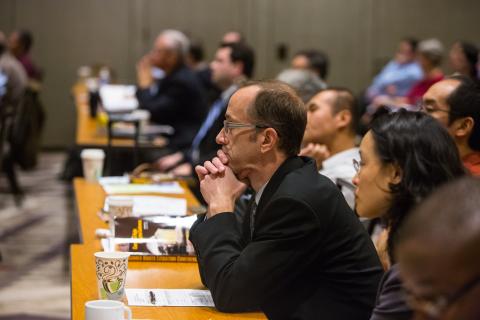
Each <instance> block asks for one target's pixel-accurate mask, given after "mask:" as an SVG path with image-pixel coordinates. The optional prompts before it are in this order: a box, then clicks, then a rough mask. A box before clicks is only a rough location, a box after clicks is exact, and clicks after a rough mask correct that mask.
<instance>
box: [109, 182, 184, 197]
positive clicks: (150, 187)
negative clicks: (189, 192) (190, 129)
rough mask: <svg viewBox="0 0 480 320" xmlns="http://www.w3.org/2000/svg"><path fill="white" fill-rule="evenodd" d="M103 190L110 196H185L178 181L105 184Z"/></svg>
mask: <svg viewBox="0 0 480 320" xmlns="http://www.w3.org/2000/svg"><path fill="white" fill-rule="evenodd" d="M103 190H105V193H107V194H109V195H114V194H142V193H143V194H145V193H170V194H183V193H184V191H183V188H182V187H181V186H180V184H179V183H178V182H176V181H173V182H163V183H160V184H132V183H130V184H105V185H103Z"/></svg>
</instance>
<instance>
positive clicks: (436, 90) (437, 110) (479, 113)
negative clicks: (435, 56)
mask: <svg viewBox="0 0 480 320" xmlns="http://www.w3.org/2000/svg"><path fill="white" fill-rule="evenodd" d="M422 109H423V111H424V112H426V113H428V114H429V115H431V116H432V117H434V118H435V119H437V120H438V121H439V122H440V123H441V124H442V125H443V126H444V127H445V128H447V130H448V132H449V133H450V135H451V136H452V137H453V139H454V141H455V144H456V145H457V149H458V152H459V153H460V157H461V159H462V161H463V164H464V166H465V167H466V168H467V169H468V171H470V173H471V174H473V175H475V176H480V86H479V84H478V82H476V81H475V80H472V79H471V78H469V77H467V76H452V77H449V78H447V79H445V80H442V81H440V82H437V83H436V84H434V85H433V86H432V87H431V88H430V89H429V90H428V91H427V92H426V93H425V94H424V95H423V100H422Z"/></svg>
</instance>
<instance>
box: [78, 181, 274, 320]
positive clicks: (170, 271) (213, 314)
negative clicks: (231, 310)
mask: <svg viewBox="0 0 480 320" xmlns="http://www.w3.org/2000/svg"><path fill="white" fill-rule="evenodd" d="M182 186H184V185H182ZM74 187H75V196H76V201H77V211H78V216H79V220H80V226H79V227H80V229H81V233H82V240H83V244H77V245H72V246H71V247H70V250H71V252H70V253H71V298H72V319H73V320H84V318H85V307H84V305H85V302H86V301H89V300H95V299H98V293H97V284H96V277H95V259H94V256H93V254H94V253H95V252H96V251H99V250H100V243H99V241H98V240H97V239H95V229H96V228H105V227H106V226H107V225H106V223H104V222H103V221H102V220H100V218H99V217H98V216H97V214H96V212H97V211H98V209H99V208H101V207H102V206H103V201H104V198H105V193H104V192H103V189H102V188H101V186H100V185H98V184H96V183H88V182H86V181H85V180H83V179H75V181H74ZM184 187H185V186H184ZM169 196H173V195H169ZM175 196H177V197H179V196H181V195H175ZM183 197H185V198H186V199H187V203H188V205H189V206H190V205H198V202H197V200H196V199H195V197H194V196H193V195H192V194H191V193H190V191H189V190H188V189H187V190H186V193H185V194H184V195H183ZM126 287H127V288H164V289H204V288H203V286H202V283H201V281H200V277H199V273H198V267H197V264H196V263H176V262H129V266H128V271H127V283H126ZM132 312H133V317H134V319H167V320H168V319H172V320H173V319H192V320H193V319H198V320H200V319H202V320H207V319H212V320H216V319H219V320H220V319H265V316H264V315H263V314H262V313H242V314H227V313H221V312H218V311H217V310H216V309H214V308H208V307H203V308H200V307H132Z"/></svg>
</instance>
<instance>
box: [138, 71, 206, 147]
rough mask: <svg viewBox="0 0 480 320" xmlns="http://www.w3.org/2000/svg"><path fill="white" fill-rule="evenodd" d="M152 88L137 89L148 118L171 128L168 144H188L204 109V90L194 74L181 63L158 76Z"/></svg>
mask: <svg viewBox="0 0 480 320" xmlns="http://www.w3.org/2000/svg"><path fill="white" fill-rule="evenodd" d="M156 85H157V88H156V89H151V88H147V89H138V90H137V99H138V101H139V103H140V107H141V108H142V109H146V110H148V111H150V113H151V120H152V121H153V122H155V123H158V124H168V125H171V126H172V127H173V128H174V129H175V133H174V135H173V136H172V137H171V139H170V143H169V148H171V149H172V150H177V149H181V148H185V147H188V146H189V145H190V144H191V143H192V140H193V138H194V137H195V134H196V132H197V130H198V128H199V127H200V124H201V123H202V121H203V118H204V117H205V115H206V112H207V104H206V97H205V93H204V92H203V88H202V86H201V84H200V83H199V81H198V79H197V77H196V76H195V74H194V73H193V72H192V71H191V70H190V69H189V68H188V67H186V66H181V67H179V68H178V69H176V70H175V71H173V72H172V73H170V74H169V75H167V76H166V77H165V78H163V79H161V80H159V81H158V82H157V83H156Z"/></svg>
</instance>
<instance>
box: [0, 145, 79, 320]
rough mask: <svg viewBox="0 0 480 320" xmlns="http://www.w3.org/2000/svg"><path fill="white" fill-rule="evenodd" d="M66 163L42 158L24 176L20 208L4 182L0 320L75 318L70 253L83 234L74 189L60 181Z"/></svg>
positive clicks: (55, 156) (0, 187)
mask: <svg viewBox="0 0 480 320" xmlns="http://www.w3.org/2000/svg"><path fill="white" fill-rule="evenodd" d="M64 158H65V155H64V154H63V153H61V152H54V153H52V152H49V153H42V154H41V157H40V161H39V165H38V167H37V169H35V170H34V171H32V172H21V171H19V181H20V185H21V187H22V189H23V190H24V192H25V196H24V197H23V200H22V201H21V202H20V203H18V202H17V203H16V201H15V200H14V198H13V196H12V195H11V194H8V193H7V192H6V191H7V189H8V188H7V187H6V186H7V183H6V180H5V179H4V178H3V177H2V176H0V252H1V255H2V261H1V262H0V320H3V319H12V320H13V319H22V320H63V319H69V318H70V279H69V269H70V266H69V257H68V248H69V244H70V243H71V242H74V241H77V230H76V216H75V206H74V202H73V201H74V200H73V191H72V188H71V185H70V184H67V183H65V182H62V181H60V180H58V179H57V176H58V174H59V172H60V170H61V168H62V166H63V161H64Z"/></svg>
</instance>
